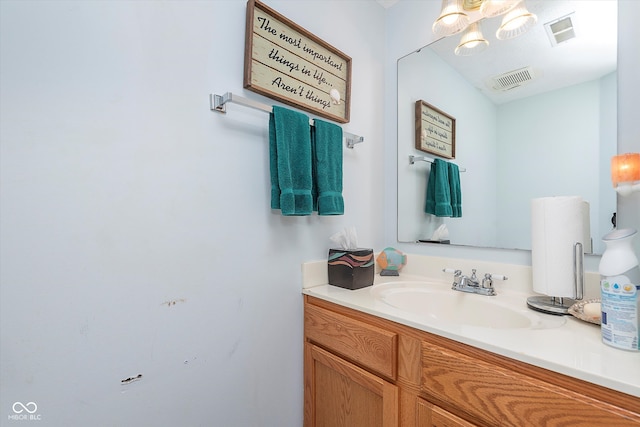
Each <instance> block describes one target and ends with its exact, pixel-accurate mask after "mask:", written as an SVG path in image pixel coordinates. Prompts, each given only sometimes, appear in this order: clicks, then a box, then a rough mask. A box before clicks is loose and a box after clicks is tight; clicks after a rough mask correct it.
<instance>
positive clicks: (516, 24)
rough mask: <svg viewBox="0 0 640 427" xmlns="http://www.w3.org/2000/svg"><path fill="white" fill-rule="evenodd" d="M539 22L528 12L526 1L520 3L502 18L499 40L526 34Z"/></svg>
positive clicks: (497, 33)
mask: <svg viewBox="0 0 640 427" xmlns="http://www.w3.org/2000/svg"><path fill="white" fill-rule="evenodd" d="M537 21H538V17H537V16H536V15H534V14H533V13H531V12H529V11H528V10H527V6H525V4H524V1H521V2H519V3H518V4H517V5H516V6H515V7H514V8H513V9H511V10H510V11H509V12H507V13H506V14H505V15H504V17H503V18H502V24H500V28H498V31H497V32H496V37H497V38H498V40H507V39H512V38H514V37H518V36H519V35H521V34H523V33H525V32H526V31H527V30H528V29H529V28H531V27H532V26H533V25H534V24H535V23H536V22H537Z"/></svg>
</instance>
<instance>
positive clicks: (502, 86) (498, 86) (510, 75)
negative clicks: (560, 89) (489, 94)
mask: <svg viewBox="0 0 640 427" xmlns="http://www.w3.org/2000/svg"><path fill="white" fill-rule="evenodd" d="M534 77H535V75H534V73H533V69H532V68H531V67H525V68H520V69H518V70H513V71H509V72H507V73H504V74H500V75H499V76H495V77H492V81H493V89H494V90H497V91H507V90H511V89H513V88H516V87H519V86H522V85H523V84H526V83H528V82H530V81H531V80H533V79H534Z"/></svg>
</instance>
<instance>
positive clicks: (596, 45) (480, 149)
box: [398, 0, 618, 254]
mask: <svg viewBox="0 0 640 427" xmlns="http://www.w3.org/2000/svg"><path fill="white" fill-rule="evenodd" d="M526 6H527V8H528V10H529V11H530V12H531V13H534V14H535V15H536V16H537V23H536V24H535V25H534V27H532V28H531V29H529V30H528V32H526V33H525V34H522V35H520V36H518V37H516V38H513V39H509V40H498V39H497V38H496V36H495V34H496V31H497V28H498V27H499V25H500V23H501V17H495V18H489V19H483V20H481V21H478V22H480V28H481V30H482V32H483V34H484V37H485V38H486V39H487V40H488V42H489V46H488V47H487V48H486V49H485V50H484V51H483V52H481V53H479V54H475V55H470V56H456V55H455V54H454V50H455V48H456V46H457V45H458V44H459V43H460V34H457V35H453V36H450V37H446V38H443V39H440V40H438V41H436V42H434V43H432V44H430V45H428V46H425V47H424V48H422V49H420V50H418V51H416V52H412V53H410V54H409V55H407V56H404V57H402V58H401V59H399V60H398V241H400V242H416V243H419V244H433V243H420V241H425V240H431V239H432V237H434V233H436V230H438V229H440V230H442V228H443V227H444V228H446V231H447V232H448V240H449V244H455V245H468V246H475V247H491V248H505V249H525V250H530V249H531V235H530V230H531V212H530V211H531V199H533V198H537V197H549V196H581V197H582V198H583V199H584V200H585V201H587V202H588V203H589V217H590V218H589V221H588V223H589V226H590V235H591V241H592V248H591V250H590V251H589V250H587V252H590V253H596V254H601V253H602V252H603V250H604V246H603V244H602V242H601V237H602V236H603V235H604V234H606V233H607V232H608V231H610V230H611V228H612V222H611V220H612V216H613V213H614V212H615V211H616V196H615V192H614V190H613V188H612V187H611V182H610V178H609V162H610V159H611V157H612V156H613V155H615V153H616V140H617V81H616V69H617V37H618V32H617V1H611V0H603V1H567V0H553V1H550V0H541V1H534V0H527V1H526ZM565 18H569V19H568V20H567V21H565V22H563V23H562V25H556V26H553V27H556V29H557V27H562V28H563V29H564V30H567V28H569V30H568V31H572V32H573V33H574V34H575V37H574V38H571V39H569V40H567V41H562V42H557V40H554V38H555V37H554V35H553V30H551V29H549V26H545V24H547V23H554V22H559V21H560V20H562V19H565ZM429 25H430V24H429ZM556 37H557V36H556ZM560 38H562V36H560ZM514 79H515V82H514ZM418 101H424V102H426V103H428V104H429V105H432V106H434V107H436V108H437V109H439V110H441V111H442V112H444V113H446V114H447V115H448V116H451V117H453V118H454V119H455V121H456V135H455V141H456V147H455V158H453V159H447V158H443V159H444V160H448V161H452V162H454V163H456V164H457V165H458V166H459V167H460V168H461V169H462V170H464V172H461V173H460V187H461V194H462V216H461V217H459V218H447V217H436V216H434V215H431V214H427V213H425V212H424V206H425V199H426V187H427V180H428V176H429V170H430V167H431V165H432V163H431V161H433V160H434V159H435V158H437V157H436V156H434V155H432V154H429V153H425V152H423V151H420V150H418V149H416V144H415V137H416V136H415V129H416V118H415V105H416V102H418Z"/></svg>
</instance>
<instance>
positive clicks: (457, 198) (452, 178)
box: [449, 163, 462, 218]
mask: <svg viewBox="0 0 640 427" xmlns="http://www.w3.org/2000/svg"><path fill="white" fill-rule="evenodd" d="M449 188H450V189H451V216H452V217H454V218H460V217H461V216H462V192H461V190H460V169H458V165H456V164H455V163H449Z"/></svg>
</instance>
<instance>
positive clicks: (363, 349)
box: [304, 304, 398, 380]
mask: <svg viewBox="0 0 640 427" xmlns="http://www.w3.org/2000/svg"><path fill="white" fill-rule="evenodd" d="M304 329H305V336H306V337H307V339H308V340H310V341H313V342H315V343H317V344H320V345H321V346H323V347H325V348H327V349H330V350H332V351H334V352H335V353H338V354H340V355H341V356H343V357H345V358H347V359H351V360H353V361H354V362H356V363H358V364H360V365H361V366H363V367H365V368H368V369H370V370H372V371H374V372H376V373H378V374H380V375H383V376H386V377H387V378H391V379H394V380H395V379H396V366H397V341H398V335H397V334H396V333H394V332H389V331H387V330H384V329H381V328H378V327H376V326H372V325H368V324H366V323H363V322H360V321H358V320H355V319H352V318H350V317H347V316H343V315H341V314H338V313H333V312H331V311H329V310H325V309H323V308H320V307H315V306H312V305H309V304H306V305H305V313H304Z"/></svg>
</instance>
